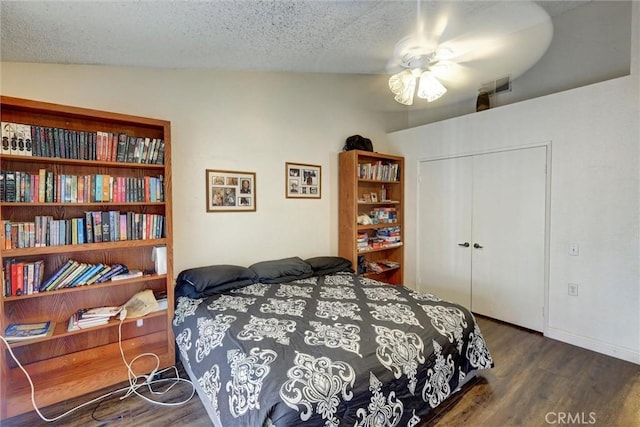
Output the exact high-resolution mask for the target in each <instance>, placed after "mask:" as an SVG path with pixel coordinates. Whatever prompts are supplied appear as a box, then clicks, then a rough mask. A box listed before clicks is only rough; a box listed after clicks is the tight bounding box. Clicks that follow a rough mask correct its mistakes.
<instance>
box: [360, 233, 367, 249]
mask: <svg viewBox="0 0 640 427" xmlns="http://www.w3.org/2000/svg"><path fill="white" fill-rule="evenodd" d="M357 244H358V250H362V249H367V248H368V247H369V235H368V234H367V233H358V238H357Z"/></svg>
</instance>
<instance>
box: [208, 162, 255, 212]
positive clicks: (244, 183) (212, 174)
mask: <svg viewBox="0 0 640 427" xmlns="http://www.w3.org/2000/svg"><path fill="white" fill-rule="evenodd" d="M206 191H207V212H255V211H256V194H257V193H256V174H255V172H240V171H229V170H220V169H207V170H206Z"/></svg>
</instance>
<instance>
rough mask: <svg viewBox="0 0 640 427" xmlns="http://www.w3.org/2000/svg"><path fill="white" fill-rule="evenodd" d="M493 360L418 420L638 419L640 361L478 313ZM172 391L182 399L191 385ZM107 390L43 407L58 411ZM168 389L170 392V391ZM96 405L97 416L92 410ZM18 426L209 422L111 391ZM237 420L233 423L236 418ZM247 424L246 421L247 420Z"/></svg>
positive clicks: (620, 424) (619, 426)
mask: <svg viewBox="0 0 640 427" xmlns="http://www.w3.org/2000/svg"><path fill="white" fill-rule="evenodd" d="M478 322H479V323H480V327H481V329H482V332H483V334H484V337H485V339H486V341H487V344H488V346H489V349H490V351H491V353H492V356H493V358H494V361H495V368H493V369H491V370H488V371H483V372H482V373H481V374H480V375H479V376H478V378H477V379H476V380H475V381H474V382H472V384H469V385H468V386H466V387H465V388H464V389H463V390H462V392H460V393H458V394H457V395H455V396H454V397H452V398H450V399H449V400H447V401H446V402H445V403H443V404H442V405H441V406H440V407H438V408H437V409H436V411H434V413H433V414H432V416H430V417H429V418H428V419H427V420H425V421H424V422H423V423H421V424H420V427H429V426H456V427H459V426H490V427H492V426H496V427H498V426H532V427H533V426H568V425H573V426H575V425H595V426H606V427H638V426H640V366H639V365H635V364H633V363H628V362H624V361H621V360H618V359H614V358H612V357H608V356H604V355H601V354H598V353H594V352H591V351H588V350H583V349H580V348H578V347H574V346H571V345H568V344H564V343H561V342H559V341H554V340H551V339H548V338H544V337H542V336H541V335H540V334H537V333H532V332H530V331H527V330H524V329H520V328H516V327H513V326H510V325H506V324H504V323H501V322H497V321H494V320H491V319H486V318H482V317H478ZM180 387H181V388H179V389H177V390H176V392H175V393H173V392H172V393H171V396H170V400H173V401H178V400H180V399H181V398H182V395H183V394H184V393H188V392H190V389H189V390H187V387H182V386H180ZM101 394H104V391H102V392H97V393H95V394H92V395H88V396H83V397H82V398H79V399H74V400H70V401H67V402H64V403H61V404H58V405H54V406H51V407H48V408H45V409H44V410H43V411H42V412H43V413H44V414H45V416H47V417H49V418H53V417H54V416H55V415H58V414H60V413H63V412H64V411H66V410H67V409H69V408H71V407H73V406H75V405H77V404H79V403H83V402H85V401H87V400H89V399H90V398H92V397H95V396H98V395H101ZM168 397H169V396H168ZM92 413H93V416H95V418H97V419H98V420H100V421H96V420H94V419H93V418H92ZM0 425H2V426H3V427H13V426H20V427H23V426H29V427H32V426H34V427H35V426H40V425H52V426H71V427H86V426H118V427H119V426H127V427H131V426H154V427H161V426H189V427H192V426H193V427H199V426H210V425H211V422H210V421H209V418H208V417H207V415H206V413H205V410H204V408H203V406H202V404H201V403H200V400H199V399H198V398H197V397H194V398H193V399H191V401H190V402H189V403H187V404H186V405H184V406H181V407H178V408H162V407H158V406H154V405H151V404H150V403H146V402H145V401H143V400H141V399H138V398H134V397H130V398H127V399H125V400H124V401H120V400H119V398H118V397H113V398H110V399H108V400H107V401H104V402H103V403H102V404H100V406H98V407H97V408H96V404H93V405H90V406H88V407H86V408H83V409H82V410H80V411H78V412H75V413H73V414H72V415H70V416H69V417H67V418H64V419H62V420H60V421H57V422H54V423H44V422H43V421H41V420H40V418H38V416H37V415H36V414H35V412H32V413H29V414H25V415H22V416H19V417H15V418H12V419H9V420H5V421H3V422H0ZM231 427H236V426H231ZM243 427H244V426H243Z"/></svg>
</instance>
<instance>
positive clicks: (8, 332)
mask: <svg viewBox="0 0 640 427" xmlns="http://www.w3.org/2000/svg"><path fill="white" fill-rule="evenodd" d="M54 329H55V323H53V322H51V321H50V320H47V321H46V322H34V323H11V324H10V325H9V326H7V329H5V331H4V337H5V339H6V340H7V342H10V343H11V342H18V341H24V340H29V339H34V338H42V337H46V336H50V335H52V334H53V330H54Z"/></svg>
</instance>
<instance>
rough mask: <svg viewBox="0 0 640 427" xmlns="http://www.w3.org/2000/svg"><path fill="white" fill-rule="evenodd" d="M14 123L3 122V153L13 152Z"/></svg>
mask: <svg viewBox="0 0 640 427" xmlns="http://www.w3.org/2000/svg"><path fill="white" fill-rule="evenodd" d="M11 125H12V124H11V123H8V122H2V124H1V126H2V154H11V137H12V133H11V131H12V126H11Z"/></svg>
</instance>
